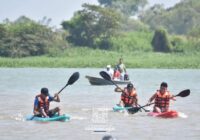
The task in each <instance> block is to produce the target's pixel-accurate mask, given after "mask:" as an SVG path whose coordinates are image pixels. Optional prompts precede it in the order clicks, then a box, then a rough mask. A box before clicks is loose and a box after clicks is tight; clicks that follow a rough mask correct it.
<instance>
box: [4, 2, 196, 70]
mask: <svg viewBox="0 0 200 140" xmlns="http://www.w3.org/2000/svg"><path fill="white" fill-rule="evenodd" d="M98 2H99V5H90V4H83V6H82V7H83V9H82V10H79V11H76V12H75V14H74V16H73V17H72V18H71V19H70V20H66V21H63V22H62V23H61V25H62V27H63V28H62V29H59V30H58V29H55V28H52V27H49V23H50V21H51V19H47V18H46V17H44V18H43V19H42V20H41V21H39V22H36V21H33V20H31V19H29V18H27V17H25V16H21V17H19V18H18V19H17V20H16V21H13V22H11V21H9V20H8V19H7V20H5V21H4V22H3V23H0V67H104V66H106V65H107V64H108V63H109V64H112V65H114V64H116V63H117V61H118V59H119V57H123V58H124V60H125V63H126V65H127V67H128V68H200V66H199V65H200V63H199V54H200V30H199V29H200V24H199V23H200V16H199V15H200V13H199V12H200V11H199V9H200V1H199V0H182V1H181V2H180V3H178V4H177V5H175V6H174V7H171V8H168V9H165V8H164V7H163V6H162V5H154V6H152V7H150V8H149V9H142V8H143V7H145V5H146V4H147V0H140V1H139V0H123V1H122V0H98ZM135 15H138V17H137V19H134V18H133V16H135Z"/></svg>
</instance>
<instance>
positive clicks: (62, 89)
mask: <svg viewBox="0 0 200 140" xmlns="http://www.w3.org/2000/svg"><path fill="white" fill-rule="evenodd" d="M67 86H68V84H66V85H65V86H64V87H63V88H62V89H61V90H60V91H59V92H58V94H60V93H61V92H62V91H63V90H64V89H65V88H66V87H67Z"/></svg>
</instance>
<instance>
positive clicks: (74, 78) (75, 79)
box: [30, 72, 80, 120]
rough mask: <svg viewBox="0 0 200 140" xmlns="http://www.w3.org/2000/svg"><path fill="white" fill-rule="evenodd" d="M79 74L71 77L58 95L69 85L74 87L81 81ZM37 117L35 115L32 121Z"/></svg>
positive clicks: (76, 73)
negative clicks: (75, 83)
mask: <svg viewBox="0 0 200 140" xmlns="http://www.w3.org/2000/svg"><path fill="white" fill-rule="evenodd" d="M79 75H80V74H79V72H74V73H73V74H72V75H71V77H70V78H69V80H68V82H67V84H66V85H65V86H64V87H63V88H62V89H61V90H60V91H59V92H58V94H60V93H61V92H62V91H63V89H65V88H66V87H67V86H68V85H72V84H73V83H74V82H76V81H77V80H78V79H79ZM34 117H35V116H34V115H33V117H32V118H31V119H30V120H32V119H33V118H34Z"/></svg>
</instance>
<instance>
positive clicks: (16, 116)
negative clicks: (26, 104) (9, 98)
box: [11, 113, 25, 122]
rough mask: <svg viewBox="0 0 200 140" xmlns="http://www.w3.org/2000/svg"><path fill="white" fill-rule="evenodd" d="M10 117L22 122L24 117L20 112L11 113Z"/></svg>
mask: <svg viewBox="0 0 200 140" xmlns="http://www.w3.org/2000/svg"><path fill="white" fill-rule="evenodd" d="M11 118H12V119H14V120H16V121H22V122H24V121H25V117H24V115H23V114H22V113H17V114H15V115H13V116H12V117H11Z"/></svg>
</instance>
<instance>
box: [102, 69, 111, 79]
mask: <svg viewBox="0 0 200 140" xmlns="http://www.w3.org/2000/svg"><path fill="white" fill-rule="evenodd" d="M99 74H100V75H101V77H103V78H104V79H105V80H108V81H111V77H110V75H109V74H108V73H107V72H105V71H101V72H99Z"/></svg>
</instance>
